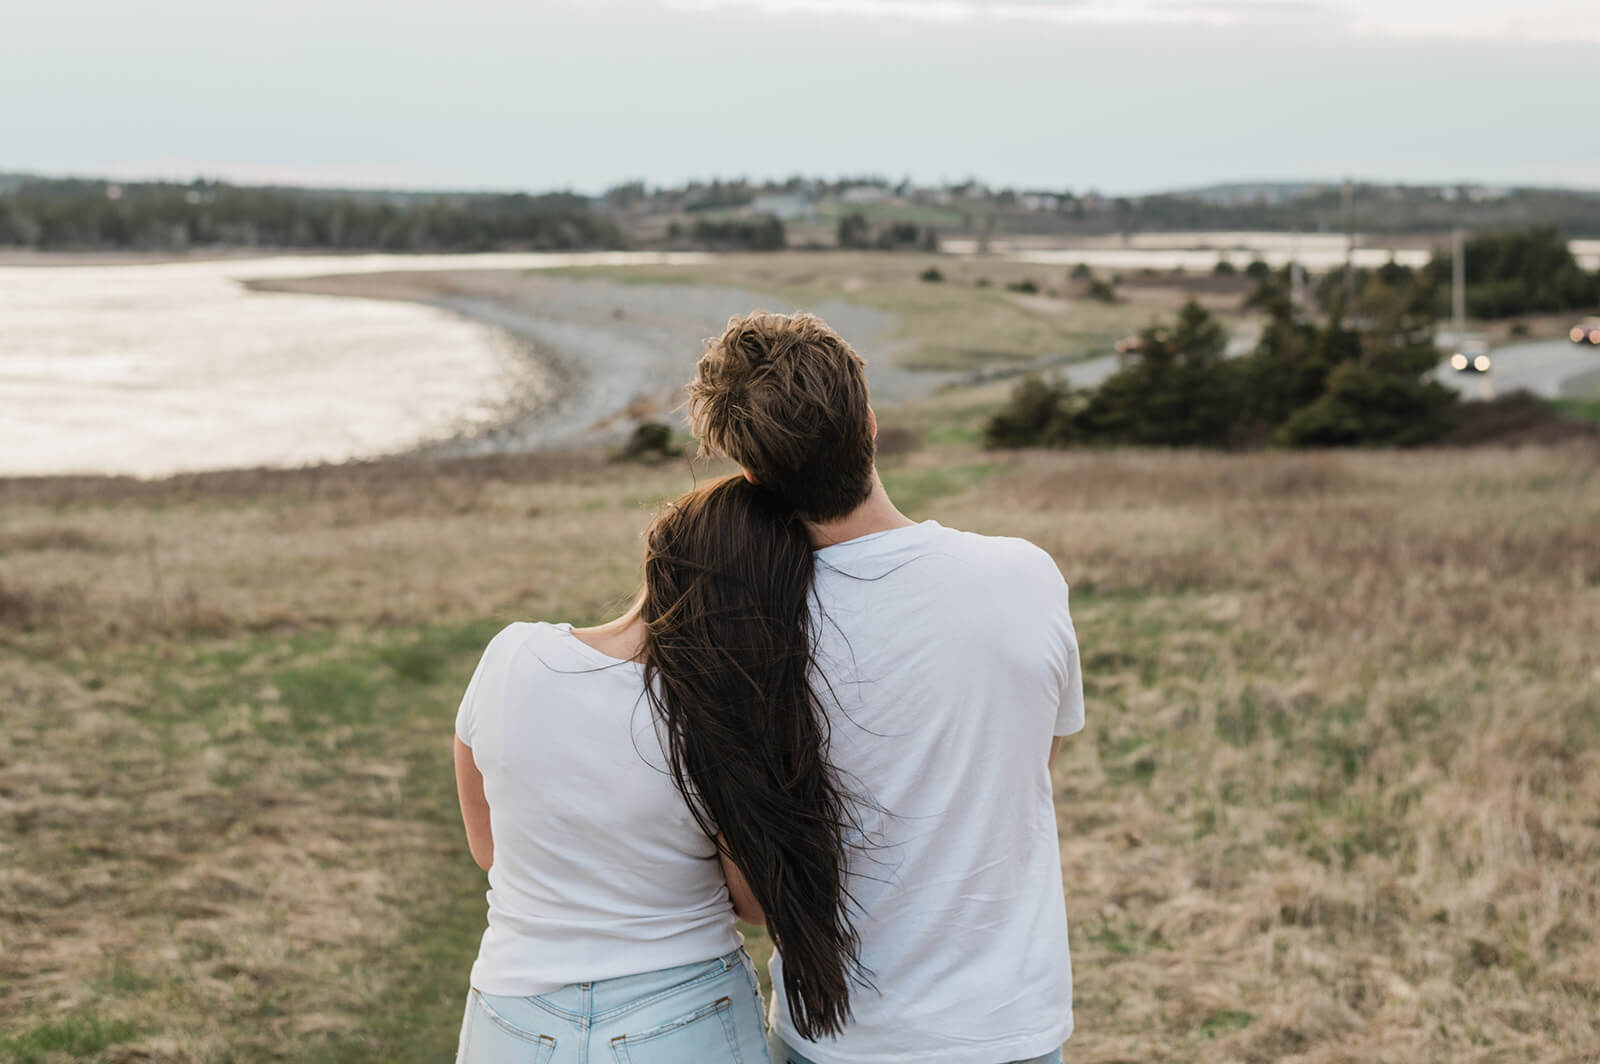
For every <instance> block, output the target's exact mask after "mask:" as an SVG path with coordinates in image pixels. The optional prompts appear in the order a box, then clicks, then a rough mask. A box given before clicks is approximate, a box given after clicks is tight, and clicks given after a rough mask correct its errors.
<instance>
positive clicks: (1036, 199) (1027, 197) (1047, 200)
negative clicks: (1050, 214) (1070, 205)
mask: <svg viewBox="0 0 1600 1064" xmlns="http://www.w3.org/2000/svg"><path fill="white" fill-rule="evenodd" d="M1017 203H1018V205H1020V206H1021V207H1022V208H1023V210H1029V211H1053V210H1057V209H1059V208H1060V207H1061V197H1060V196H1058V195H1056V194H1055V193H1054V192H1024V193H1023V194H1022V195H1020V196H1018V197H1017Z"/></svg>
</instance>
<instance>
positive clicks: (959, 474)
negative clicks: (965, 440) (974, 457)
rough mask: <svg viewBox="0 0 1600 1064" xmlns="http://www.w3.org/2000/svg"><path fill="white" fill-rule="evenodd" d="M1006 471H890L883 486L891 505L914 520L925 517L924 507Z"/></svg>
mask: <svg viewBox="0 0 1600 1064" xmlns="http://www.w3.org/2000/svg"><path fill="white" fill-rule="evenodd" d="M1007 468H1009V464H1008V463H1004V462H983V463H979V464H976V465H962V466H950V467H937V468H917V469H905V468H901V469H894V468H890V469H886V470H884V471H883V474H882V475H883V486H884V488H885V489H887V491H888V492H889V497H890V498H892V499H893V500H894V501H895V505H897V506H898V507H900V509H901V510H902V511H903V512H905V513H906V514H908V515H910V516H912V517H918V516H922V515H925V514H926V511H927V508H928V506H929V505H931V504H932V503H934V502H936V501H937V500H939V499H943V498H945V497H947V496H950V495H956V494H959V493H960V492H963V491H966V490H967V489H968V488H971V487H972V486H974V485H976V484H981V483H983V482H984V481H985V480H987V479H988V478H989V477H990V476H992V475H994V474H995V473H996V472H998V471H999V470H1002V469H1007Z"/></svg>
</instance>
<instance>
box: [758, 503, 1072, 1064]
mask: <svg viewBox="0 0 1600 1064" xmlns="http://www.w3.org/2000/svg"><path fill="white" fill-rule="evenodd" d="M815 591H816V598H817V625H818V631H817V639H818V662H817V664H818V671H819V672H820V674H821V677H822V679H823V680H825V681H826V684H825V685H822V686H821V690H822V693H823V698H824V702H825V704H827V705H828V706H829V712H830V717H831V722H830V723H831V725H832V740H831V745H830V748H829V758H830V760H831V762H832V763H833V765H834V766H835V768H836V770H837V771H838V772H839V773H840V776H841V778H842V781H843V783H844V785H845V786H846V787H847V788H850V789H852V790H853V791H855V792H856V793H858V794H859V795H861V796H862V797H863V798H865V799H866V800H867V803H868V804H867V806H865V807H864V809H865V811H864V813H863V828H864V829H865V834H866V838H865V839H864V840H863V842H862V844H861V849H860V850H859V852H857V853H856V854H855V855H854V856H853V857H852V860H851V866H850V870H851V882H850V885H851V888H852V890H853V891H854V893H855V897H856V901H857V902H858V904H859V905H860V906H861V909H862V912H860V913H858V914H857V916H856V920H855V925H856V929H857V931H858V932H859V933H860V936H861V959H862V961H863V963H864V965H865V966H866V968H867V969H868V970H869V972H870V978H871V979H872V981H873V983H874V984H875V989H874V988H867V987H859V986H858V987H856V988H855V989H854V991H853V993H852V996H851V1009H852V1019H851V1021H850V1022H849V1023H848V1024H847V1026H846V1027H845V1030H844V1032H843V1033H842V1034H840V1035H839V1036H837V1037H835V1038H829V1039H823V1040H821V1041H818V1042H809V1041H806V1040H805V1039H802V1038H801V1037H800V1036H799V1034H798V1033H797V1032H796V1031H795V1029H794V1026H793V1024H792V1023H791V1022H790V1020H789V1015H788V1009H787V1006H786V1002H785V999H784V993H783V965H782V960H781V958H777V957H775V958H774V959H773V963H772V983H773V1002H774V1006H773V1015H774V1021H775V1023H776V1024H777V1030H778V1033H779V1034H780V1035H781V1037H782V1038H783V1040H784V1041H785V1042H787V1043H788V1044H789V1045H790V1046H792V1047H793V1048H794V1049H795V1050H796V1051H798V1052H799V1053H801V1054H803V1055H804V1056H806V1057H809V1058H810V1059H811V1060H813V1061H815V1062H816V1064H904V1062H907V1061H915V1062H917V1064H1002V1062H1006V1061H1015V1060H1026V1059H1028V1058H1031V1057H1036V1056H1042V1055H1043V1054H1045V1053H1049V1052H1052V1051H1054V1050H1055V1049H1056V1048H1058V1047H1059V1046H1060V1045H1061V1043H1062V1042H1064V1041H1066V1039H1067V1037H1068V1036H1069V1035H1070V1034H1071V1033H1072V968H1071V962H1070V960H1069V957H1068V953H1067V916H1066V904H1065V899H1064V896H1063V892H1062V881H1061V857H1060V848H1059V842H1058V836H1057V833H1056V819H1055V806H1054V801H1053V794H1052V788H1051V782H1050V772H1049V766H1048V765H1047V764H1046V761H1047V760H1048V758H1047V756H1046V755H1047V753H1048V751H1049V747H1050V740H1051V737H1052V736H1056V735H1068V734H1071V733H1073V732H1076V731H1078V730H1079V729H1081V728H1082V727H1083V680H1082V675H1081V673H1080V671H1079V665H1078V646H1077V639H1076V636H1075V634H1074V632H1073V628H1072V619H1071V617H1070V615H1069V613H1068V609H1067V585H1066V583H1065V581H1063V579H1062V577H1061V572H1060V570H1059V569H1057V568H1056V565H1055V563H1054V561H1052V560H1051V558H1050V556H1049V555H1048V554H1046V553H1045V552H1044V551H1042V550H1040V549H1039V548H1038V547H1035V546H1034V545H1032V544H1031V543H1028V542H1026V541H1025V540H1020V539H1004V538H996V537H990V536H980V535H975V534H973V533H969V532H958V531H956V530H954V529H949V528H945V527H943V526H942V525H940V524H938V523H937V522H934V521H926V522H923V523H922V524H920V525H916V526H913V527H909V528H899V529H893V530H890V531H887V532H880V533H876V534H874V535H869V536H863V537H861V538H860V539H854V540H850V541H848V542H845V543H840V544H837V545H835V546H831V547H827V548H824V549H822V550H819V551H818V552H817V554H816V577H815Z"/></svg>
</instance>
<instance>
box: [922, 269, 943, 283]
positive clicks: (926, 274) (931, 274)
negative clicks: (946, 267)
mask: <svg viewBox="0 0 1600 1064" xmlns="http://www.w3.org/2000/svg"><path fill="white" fill-rule="evenodd" d="M917 278H918V279H919V280H921V281H925V282H927V283H929V284H937V283H939V282H940V281H943V280H944V274H943V273H940V272H939V267H937V266H929V267H928V268H927V269H926V270H923V271H922V272H921V273H920V274H918V275H917Z"/></svg>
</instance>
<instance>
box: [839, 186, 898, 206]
mask: <svg viewBox="0 0 1600 1064" xmlns="http://www.w3.org/2000/svg"><path fill="white" fill-rule="evenodd" d="M888 198H889V190H888V189H886V188H884V187H883V186H882V185H851V186H850V187H849V188H847V189H845V190H844V191H842V192H840V193H839V199H840V200H841V201H843V202H845V203H882V202H883V201H884V200H886V199H888Z"/></svg>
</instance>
